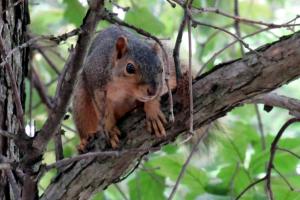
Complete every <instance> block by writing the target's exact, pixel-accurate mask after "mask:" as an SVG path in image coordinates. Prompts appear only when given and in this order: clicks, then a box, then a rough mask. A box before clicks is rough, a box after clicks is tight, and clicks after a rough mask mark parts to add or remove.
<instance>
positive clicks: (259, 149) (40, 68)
mask: <svg viewBox="0 0 300 200" xmlns="http://www.w3.org/2000/svg"><path fill="white" fill-rule="evenodd" d="M114 2H115V3H117V4H118V5H121V6H124V7H127V6H129V7H130V9H129V11H128V12H124V11H122V9H118V8H117V7H116V6H113V5H112V4H111V3H109V1H107V3H106V7H107V8H108V9H110V10H112V11H113V12H115V13H118V14H119V17H120V18H121V19H124V20H125V21H127V22H128V23H130V24H134V25H136V26H138V27H140V28H143V29H145V30H147V31H149V32H151V33H152V34H154V35H156V36H157V37H159V38H164V39H165V38H167V39H169V40H170V44H171V45H170V46H171V47H173V45H174V41H175V39H176V36H177V31H178V27H179V24H180V22H181V19H182V16H183V11H182V9H181V8H180V7H179V6H177V7H176V8H172V7H171V6H170V4H169V3H168V2H167V1H165V0H151V1H149V0H130V1H128V0H118V1H114ZM193 5H194V6H196V7H217V8H219V9H221V10H223V11H225V12H227V13H230V14H233V8H234V1H233V0H195V1H194V3H193ZM86 10H87V3H86V1H84V0H57V1H56V0H44V1H35V0H31V1H30V13H31V24H30V27H29V28H30V31H31V33H32V35H34V36H37V35H40V34H42V35H49V34H53V35H60V34H63V33H65V32H68V31H71V30H73V29H74V28H76V27H79V26H80V24H81V21H82V18H83V17H84V15H85V12H86ZM239 10H240V15H241V16H242V17H245V18H249V19H253V20H258V21H264V22H269V23H278V24H280V23H285V22H287V21H289V20H291V19H293V18H294V17H296V16H297V14H300V13H299V12H300V1H299V0H240V1H239ZM194 16H195V19H197V20H199V21H202V22H205V23H209V24H213V25H216V26H219V27H225V28H226V29H227V30H229V31H231V32H232V33H235V29H234V26H233V20H232V19H230V18H227V17H224V16H220V15H217V14H215V13H209V14H207V13H203V14H198V15H194ZM299 21H300V20H298V21H297V22H298V23H299ZM108 25H109V24H108V23H107V22H101V23H100V24H99V25H98V29H99V30H101V29H103V28H104V27H107V26H108ZM261 28H263V26H258V25H253V24H252V25H251V24H250V25H249V24H243V23H241V35H242V36H246V35H248V34H251V33H253V32H255V31H257V30H259V29H261ZM298 29H299V28H297V27H296V28H295V29H293V28H291V29H288V28H280V29H272V30H268V31H266V32H263V33H260V34H258V35H255V36H253V37H249V38H247V39H246V40H245V42H246V43H248V44H249V45H250V47H251V48H256V47H259V46H261V45H263V44H266V43H270V42H272V41H276V40H278V39H279V38H280V37H281V36H283V35H287V34H291V33H293V32H294V31H296V30H298ZM234 39H235V38H233V37H232V36H230V35H228V34H226V33H224V32H221V31H216V30H215V29H212V28H209V27H203V26H198V27H197V28H193V30H192V42H193V44H192V49H193V72H194V73H195V74H196V73H197V71H199V70H200V68H201V66H205V71H207V70H209V69H211V68H212V67H213V66H214V65H216V64H218V63H221V62H224V61H228V60H231V59H236V58H239V57H241V50H240V45H239V44H238V43H236V44H235V45H233V46H231V47H230V48H228V49H226V50H225V51H224V52H223V53H221V54H220V55H218V56H217V57H216V59H210V58H211V57H212V56H213V55H214V54H215V53H216V52H217V51H219V50H220V49H222V48H223V47H224V46H225V45H227V44H229V43H230V42H232V41H233V40H234ZM75 42H76V37H72V38H69V39H68V40H67V41H65V42H63V43H61V44H60V45H59V46H57V45H55V44H53V43H49V42H42V41H41V42H39V43H37V44H36V45H35V46H34V48H33V54H32V56H33V59H32V62H31V66H32V67H33V68H34V69H35V70H36V71H37V73H38V74H39V77H40V78H41V80H42V82H43V83H44V84H45V85H47V93H48V95H49V96H50V97H51V96H53V95H54V94H55V90H56V84H57V77H58V74H57V73H56V72H55V70H53V68H52V67H51V66H50V65H49V63H48V62H47V58H49V59H50V60H51V61H52V63H53V65H55V66H56V67H57V69H58V70H59V71H61V70H62V69H63V66H64V63H65V60H66V59H67V56H68V48H70V47H71V45H72V44H75ZM187 43H188V42H187V33H186V32H185V33H184V35H183V43H182V48H181V57H182V59H185V60H187V56H188V51H187V49H188V44H187ZM38 49H40V50H42V52H44V54H45V55H46V57H47V58H46V57H45V55H43V54H41V53H40V51H38ZM208 61H209V62H208ZM299 84H300V81H293V82H291V83H290V84H288V85H285V86H283V87H282V88H280V89H278V90H277V91H276V92H277V93H279V94H284V95H287V96H290V97H293V98H298V99H300V91H299ZM26 86H27V87H26V89H27V94H29V92H30V82H29V81H28V80H27V82H26ZM29 99H30V98H27V102H26V108H27V112H26V113H27V123H29V121H30V112H29V110H30V100H29ZM31 107H32V113H31V116H32V120H33V121H34V124H35V127H36V129H37V130H38V129H40V128H41V126H42V124H43V123H44V122H45V120H46V118H47V109H46V107H45V106H44V105H43V104H41V100H40V98H39V95H38V94H37V92H36V90H35V89H33V91H32V101H31ZM258 108H259V113H260V115H261V119H262V123H263V124H262V125H263V127H262V128H263V133H264V140H265V143H266V148H265V149H264V148H263V146H262V139H261V131H260V130H259V126H258V119H257V112H256V110H255V106H254V105H245V106H242V107H239V108H236V109H234V110H233V111H232V112H230V113H228V114H227V116H225V117H223V118H222V119H220V120H219V121H218V124H217V125H214V126H213V127H211V128H210V130H209V137H208V139H206V140H205V142H202V143H201V144H200V145H199V149H198V150H197V152H196V153H195V155H194V156H193V158H192V160H191V163H190V164H189V166H188V168H187V170H186V172H185V175H184V177H183V179H182V180H181V182H180V184H179V187H178V190H177V192H176V195H175V199H178V200H179V199H187V200H189V199H190V200H192V199H197V200H209V199H212V200H215V199H216V200H227V199H233V197H236V196H237V195H238V194H239V193H240V192H241V191H242V190H243V189H244V188H245V187H246V186H248V185H249V184H250V183H251V182H253V181H254V180H256V179H257V178H259V177H262V176H263V175H264V172H265V164H266V162H267V160H268V158H269V148H270V144H271V142H272V140H273V138H274V134H276V133H277V131H278V130H279V129H280V127H281V126H282V124H283V123H284V122H285V121H286V120H287V119H289V118H290V116H289V114H288V111H286V110H283V109H279V108H274V109H273V110H272V111H271V112H269V113H267V112H265V111H263V106H262V105H259V106H258ZM63 129H64V130H65V132H64V135H63V143H64V145H63V147H64V156H65V157H69V156H72V155H75V154H77V150H76V146H77V145H78V143H79V139H78V137H77V135H76V131H75V127H74V125H73V122H72V117H70V118H69V119H66V120H64V122H63ZM145 134H146V133H145ZM182 140H184V138H179V139H178V140H177V141H176V142H174V143H173V144H169V145H167V146H166V147H164V148H163V150H162V151H160V152H157V153H154V154H151V155H149V156H148V157H147V159H145V160H143V161H142V163H141V164H140V166H139V168H138V169H137V170H136V171H135V172H134V173H132V174H131V175H130V176H129V177H128V178H127V179H125V180H124V181H123V182H121V183H118V184H117V185H112V186H110V187H109V188H108V189H107V190H105V191H104V192H101V193H98V194H96V195H95V196H94V197H93V198H92V199H94V200H100V199H111V200H119V199H132V200H135V199H142V200H148V199H149V200H153V199H166V198H167V197H168V196H169V193H170V191H171V190H172V188H173V186H174V184H175V181H176V179H177V177H178V174H179V172H180V170H181V167H182V165H183V164H184V162H185V160H186V159H187V156H188V155H189V152H190V150H191V147H192V146H193V144H194V141H195V140H194V139H191V140H189V141H188V142H186V143H183V144H182ZM299 144H300V124H295V125H293V126H291V127H290V128H289V129H288V130H287V131H286V132H285V134H284V137H283V138H282V139H281V140H280V143H279V146H280V147H284V148H287V149H289V150H291V151H293V152H295V153H297V154H300V145H299ZM44 162H45V163H52V162H55V154H54V144H53V142H51V143H50V144H49V146H48V150H47V153H46V154H45V157H44ZM299 164H300V163H299V160H298V159H296V158H295V157H293V156H291V155H290V154H287V153H285V152H281V151H278V152H277V153H276V158H275V165H276V168H277V169H278V170H279V171H280V172H281V173H282V174H283V175H284V176H285V177H286V178H287V180H288V181H289V182H290V183H291V184H292V185H293V187H294V188H295V189H300V176H299V174H300V165H299ZM55 174H56V171H55V170H53V171H50V172H48V173H47V174H46V175H45V176H44V177H43V178H42V179H41V181H40V183H39V191H40V194H42V193H43V191H44V189H45V188H46V187H47V185H48V184H49V183H50V181H51V178H52V177H54V176H55ZM273 175H274V176H273V177H272V188H273V191H274V195H275V198H276V199H279V200H290V199H291V200H292V199H293V200H296V199H300V193H299V192H296V191H291V190H290V189H289V187H288V185H287V184H286V183H285V182H284V180H283V179H282V178H281V177H280V176H279V175H278V174H276V173H275V172H274V173H273ZM242 199H267V197H266V195H265V192H264V184H259V185H257V186H255V187H253V188H252V189H250V190H249V191H248V192H247V193H246V194H245V195H244V196H243V198H242Z"/></svg>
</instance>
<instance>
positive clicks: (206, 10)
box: [192, 7, 300, 28]
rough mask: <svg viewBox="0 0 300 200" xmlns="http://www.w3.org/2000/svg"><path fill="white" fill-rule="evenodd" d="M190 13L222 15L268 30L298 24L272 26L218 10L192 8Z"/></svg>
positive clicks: (272, 24) (271, 24)
mask: <svg viewBox="0 0 300 200" xmlns="http://www.w3.org/2000/svg"><path fill="white" fill-rule="evenodd" d="M192 11H193V12H194V13H195V12H196V11H198V13H199V12H200V13H202V12H210V13H216V14H218V15H223V16H225V17H228V18H231V19H233V20H235V21H238V22H244V23H249V24H257V25H262V26H266V27H268V28H284V27H291V26H299V25H300V24H290V23H283V24H274V23H266V22H263V21H256V20H251V19H247V18H243V17H240V16H238V15H231V14H228V13H226V12H224V11H222V10H220V9H218V8H195V7H193V9H192ZM299 17H300V16H299V15H297V16H296V18H294V19H292V21H295V20H296V19H298V18H299Z"/></svg>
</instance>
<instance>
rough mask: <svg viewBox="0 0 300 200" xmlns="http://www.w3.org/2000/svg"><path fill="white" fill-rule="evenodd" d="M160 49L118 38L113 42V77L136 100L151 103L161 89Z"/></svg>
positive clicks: (136, 41)
mask: <svg viewBox="0 0 300 200" xmlns="http://www.w3.org/2000/svg"><path fill="white" fill-rule="evenodd" d="M159 50H160V49H159V46H158V45H157V44H154V45H152V46H151V45H149V44H147V43H144V42H142V41H140V40H138V39H137V40H134V41H131V40H130V41H128V40H127V38H126V37H125V36H121V37H119V38H117V40H116V43H115V49H114V56H113V61H112V68H113V69H112V73H113V76H112V77H113V79H114V81H117V82H119V83H120V84H122V86H124V87H123V88H125V90H126V91H125V92H127V93H128V94H129V95H131V96H133V97H135V98H136V99H137V100H139V101H142V102H146V101H150V100H152V99H153V98H155V97H156V96H157V95H159V93H160V92H161V90H162V86H163V82H162V81H163V66H162V64H161V61H160V57H159Z"/></svg>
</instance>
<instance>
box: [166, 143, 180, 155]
mask: <svg viewBox="0 0 300 200" xmlns="http://www.w3.org/2000/svg"><path fill="white" fill-rule="evenodd" d="M162 150H163V151H164V152H166V153H167V154H174V153H176V152H177V150H178V147H177V146H175V145H174V144H168V145H166V146H164V147H163V148H162Z"/></svg>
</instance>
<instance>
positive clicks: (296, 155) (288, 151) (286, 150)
mask: <svg viewBox="0 0 300 200" xmlns="http://www.w3.org/2000/svg"><path fill="white" fill-rule="evenodd" d="M276 149H277V150H279V151H284V152H287V153H289V154H291V155H293V156H294V157H296V158H298V159H300V156H299V155H298V154H296V153H294V152H292V151H291V150H288V149H285V148H281V147H276Z"/></svg>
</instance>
